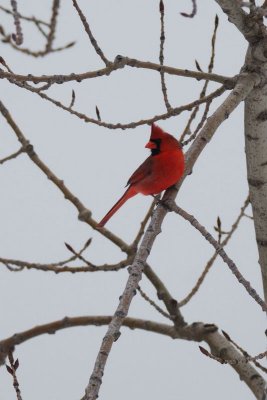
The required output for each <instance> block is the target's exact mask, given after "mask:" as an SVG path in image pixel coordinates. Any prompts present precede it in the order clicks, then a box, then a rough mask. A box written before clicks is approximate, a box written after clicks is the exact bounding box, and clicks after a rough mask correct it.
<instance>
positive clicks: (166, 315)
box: [137, 286, 172, 320]
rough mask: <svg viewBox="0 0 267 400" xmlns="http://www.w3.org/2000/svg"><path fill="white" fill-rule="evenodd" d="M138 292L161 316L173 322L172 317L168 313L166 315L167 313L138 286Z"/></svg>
mask: <svg viewBox="0 0 267 400" xmlns="http://www.w3.org/2000/svg"><path fill="white" fill-rule="evenodd" d="M137 290H138V292H139V293H140V295H141V296H142V297H143V299H144V300H145V301H147V302H148V303H149V304H150V305H151V306H152V307H153V308H155V310H157V311H158V312H159V313H160V314H161V315H163V317H165V318H168V319H170V320H172V318H171V317H170V315H169V314H168V313H166V311H164V310H162V308H161V307H159V306H158V305H157V304H156V303H155V302H154V301H153V300H151V299H150V298H149V297H148V295H147V294H146V293H145V292H144V291H143V290H142V289H141V288H140V286H138V288H137Z"/></svg>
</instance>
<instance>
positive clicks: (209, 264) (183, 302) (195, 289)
mask: <svg viewBox="0 0 267 400" xmlns="http://www.w3.org/2000/svg"><path fill="white" fill-rule="evenodd" d="M248 205H249V197H247V198H246V200H245V202H244V205H243V206H242V207H241V210H240V213H239V215H238V217H237V218H236V220H235V222H234V223H233V225H232V228H231V230H230V231H229V232H228V233H227V235H226V237H225V239H224V240H223V241H222V243H221V246H222V247H224V246H226V245H227V244H228V242H229V240H230V239H231V238H232V236H233V234H234V232H235V231H236V230H237V228H238V226H239V223H240V221H241V219H242V218H243V217H244V216H245V215H246V214H245V210H246V208H247V207H248ZM217 256H218V253H217V252H216V251H215V253H214V254H213V256H212V257H211V258H210V259H209V261H208V262H207V264H206V266H205V268H204V270H203V272H202V274H201V275H200V277H199V278H198V280H197V282H196V284H195V286H194V287H193V289H192V290H191V291H190V293H189V294H188V295H187V296H186V297H185V298H184V299H183V300H181V301H180V302H179V307H183V306H185V305H186V304H187V303H188V302H189V301H190V300H191V299H192V297H193V296H194V295H195V294H196V293H197V292H198V290H199V288H200V286H201V285H202V283H203V282H204V279H205V278H206V276H207V274H208V272H209V271H210V269H211V267H212V266H213V264H214V261H215V260H216V258H217Z"/></svg>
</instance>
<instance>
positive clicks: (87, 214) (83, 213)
mask: <svg viewBox="0 0 267 400" xmlns="http://www.w3.org/2000/svg"><path fill="white" fill-rule="evenodd" d="M40 95H44V93H40ZM0 112H1V114H2V115H3V117H4V118H5V119H6V121H7V123H8V124H9V125H10V126H11V128H12V129H13V132H14V133H15V135H16V136H17V138H18V140H19V142H20V143H21V144H22V146H24V148H25V152H26V153H27V155H28V156H29V158H30V159H31V160H32V161H33V162H34V164H36V165H37V167H38V168H39V169H40V170H41V171H42V172H43V173H44V174H45V175H46V176H47V178H48V179H49V180H50V181H51V182H53V183H54V184H55V185H56V186H57V188H58V189H59V190H60V191H61V192H62V194H63V195H64V197H65V199H67V200H69V201H70V202H71V203H72V204H73V205H74V206H75V207H76V209H77V211H78V212H79V215H78V219H79V220H80V221H83V222H85V223H87V224H88V225H90V226H91V227H92V228H93V229H95V228H96V226H97V222H96V221H95V220H94V219H93V218H92V216H91V214H92V213H91V211H90V210H89V209H88V208H86V207H85V206H84V205H83V203H82V202H81V201H80V200H79V199H78V197H76V196H75V195H74V194H73V193H72V192H71V191H70V190H69V189H68V188H67V186H66V185H65V183H64V181H63V180H61V179H59V178H58V177H57V176H56V175H55V174H54V173H53V172H52V171H51V170H50V169H49V168H48V166H47V165H46V164H45V163H44V162H43V161H42V160H41V159H40V158H39V157H38V155H37V154H36V152H35V150H34V148H33V146H32V145H31V144H30V143H29V141H28V140H27V139H26V137H25V136H24V134H23V133H22V131H21V130H20V129H19V127H18V125H17V124H16V122H15V121H14V119H13V118H12V116H11V114H10V113H9V111H8V110H7V108H6V107H5V106H4V104H3V103H2V102H1V101H0ZM100 233H101V234H102V235H103V236H105V237H106V238H108V239H109V240H110V241H111V242H112V243H114V244H116V246H118V247H120V249H121V250H122V251H126V252H128V253H131V248H130V247H129V246H128V245H127V244H126V243H125V242H124V241H123V240H121V239H120V238H119V237H118V236H116V235H114V234H113V233H112V232H110V231H109V230H108V229H101V232H100Z"/></svg>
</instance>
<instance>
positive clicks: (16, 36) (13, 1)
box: [10, 0, 23, 46]
mask: <svg viewBox="0 0 267 400" xmlns="http://www.w3.org/2000/svg"><path fill="white" fill-rule="evenodd" d="M10 2H11V7H12V11H13V17H14V23H15V27H16V33H15V34H13V35H12V37H13V39H14V41H15V42H16V45H17V46H20V45H21V44H22V43H23V34H22V29H21V24H20V15H19V13H18V4H17V1H16V0H11V1H10Z"/></svg>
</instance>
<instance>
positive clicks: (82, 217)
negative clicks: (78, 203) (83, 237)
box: [78, 208, 92, 222]
mask: <svg viewBox="0 0 267 400" xmlns="http://www.w3.org/2000/svg"><path fill="white" fill-rule="evenodd" d="M91 216H92V213H91V211H90V210H88V209H87V208H85V209H84V210H82V211H80V212H79V215H78V219H79V221H83V222H86V221H88V219H90V218H91Z"/></svg>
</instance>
